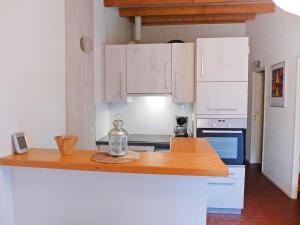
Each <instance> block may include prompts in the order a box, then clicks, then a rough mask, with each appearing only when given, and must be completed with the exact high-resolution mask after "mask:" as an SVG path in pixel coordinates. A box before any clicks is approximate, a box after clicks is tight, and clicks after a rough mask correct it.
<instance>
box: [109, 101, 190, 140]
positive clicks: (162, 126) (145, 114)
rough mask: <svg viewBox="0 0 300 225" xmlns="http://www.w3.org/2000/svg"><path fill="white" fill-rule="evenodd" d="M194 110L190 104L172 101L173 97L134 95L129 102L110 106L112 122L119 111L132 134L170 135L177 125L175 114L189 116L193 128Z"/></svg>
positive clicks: (126, 127)
mask: <svg viewBox="0 0 300 225" xmlns="http://www.w3.org/2000/svg"><path fill="white" fill-rule="evenodd" d="M192 110H193V109H192V105H190V104H174V103H172V98H171V97H163V96H149V97H134V98H129V102H128V103H118V104H112V105H111V106H110V122H112V121H113V119H114V116H115V115H116V114H117V113H121V114H122V116H123V119H124V123H125V126H124V128H125V129H126V130H127V131H128V132H129V133H130V134H167V135H170V134H173V132H174V127H175V126H176V120H175V116H189V129H191V130H192V127H191V125H192V121H191V120H192V118H191V117H192ZM110 126H112V125H111V124H110Z"/></svg>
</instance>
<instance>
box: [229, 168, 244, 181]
mask: <svg viewBox="0 0 300 225" xmlns="http://www.w3.org/2000/svg"><path fill="white" fill-rule="evenodd" d="M228 169H229V176H228V177H229V178H233V179H244V178H245V166H228Z"/></svg>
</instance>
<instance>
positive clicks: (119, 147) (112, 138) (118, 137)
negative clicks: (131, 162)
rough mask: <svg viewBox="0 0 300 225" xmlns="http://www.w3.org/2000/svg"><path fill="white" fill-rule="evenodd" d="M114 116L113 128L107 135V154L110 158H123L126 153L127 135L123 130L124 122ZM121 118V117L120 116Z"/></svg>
mask: <svg viewBox="0 0 300 225" xmlns="http://www.w3.org/2000/svg"><path fill="white" fill-rule="evenodd" d="M117 116H120V115H116V116H115V119H114V121H113V125H114V128H113V129H112V130H111V131H110V132H109V133H108V137H109V146H108V153H109V154H110V155H111V156H125V155H127V153H128V133H127V131H126V130H125V129H123V128H122V127H123V125H124V122H123V120H122V119H121V118H119V119H117V118H116V117H117ZM120 117H121V116H120Z"/></svg>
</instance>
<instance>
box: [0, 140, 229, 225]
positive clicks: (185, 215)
mask: <svg viewBox="0 0 300 225" xmlns="http://www.w3.org/2000/svg"><path fill="white" fill-rule="evenodd" d="M93 153H95V151H90V150H81V151H77V153H76V154H74V155H72V156H68V157H62V156H61V155H60V153H59V152H58V151H53V150H50V149H32V150H30V152H28V153H27V154H24V155H12V156H8V157H5V158H1V159H0V165H2V166H13V167H18V168H14V169H15V170H18V171H19V172H18V173H17V174H18V176H23V179H27V180H28V182H26V184H27V187H23V188H22V189H21V188H20V187H18V185H17V184H14V188H15V189H16V193H19V195H22V197H20V198H17V201H18V203H19V204H23V205H24V206H25V205H26V202H28V201H31V209H30V210H33V211H35V210H37V211H39V212H47V213H50V214H51V218H53V221H47V222H45V221H41V220H39V218H33V220H31V221H28V223H26V224H32V225H35V224H38V223H41V222H43V224H45V225H48V224H49V225H50V224H52V225H56V224H57V225H58V224H81V223H80V222H79V223H78V221H81V220H80V219H81V217H82V216H84V217H88V218H90V219H91V221H96V220H97V219H98V221H99V223H98V224H99V225H133V224H134V225H135V224H139V225H148V224H156V225H182V224H189V225H197V224H199V225H203V224H206V213H207V179H206V177H207V176H227V175H228V168H227V167H226V166H225V164H224V163H223V162H222V161H221V159H220V158H219V156H218V155H217V153H216V152H215V151H214V150H213V148H212V147H211V146H210V145H209V144H208V142H207V141H206V139H195V138H186V139H178V138H174V139H172V141H171V151H170V152H168V153H160V152H141V153H140V159H139V160H138V161H135V162H132V163H128V164H118V165H116V164H99V163H94V162H92V161H91V160H90V157H91V155H92V154H93ZM20 167H22V168H20ZM24 167H31V168H24ZM34 168H40V169H38V170H37V169H34ZM45 169H61V170H45ZM28 170H30V171H31V173H30V174H31V175H30V176H29V177H26V171H28ZM72 170H77V171H72ZM87 171H88V172H87ZM99 172H101V173H99ZM32 173H34V174H32ZM66 174H67V177H68V178H67V180H66V178H65V177H66V176H65V175H66ZM76 179H80V180H81V181H82V182H86V185H87V186H86V187H85V188H83V189H78V188H77V187H76V186H73V185H72V183H73V181H74V180H76ZM63 188H65V189H69V192H67V193H68V194H66V192H65V193H64V194H63V192H61V191H60V190H61V189H63ZM44 189H50V190H51V189H53V190H56V191H57V194H56V195H55V196H54V197H53V196H43V190H44ZM85 194H87V195H88V196H87V197H85ZM36 195H40V196H42V197H41V199H38V198H33V197H34V196H36ZM91 196H93V197H91ZM65 198H68V201H64V199H65ZM73 198H74V199H73ZM77 198H79V199H80V202H78V200H77ZM32 199H35V200H32ZM66 202H68V204H72V203H73V204H75V205H76V202H77V205H78V207H75V209H74V207H73V209H72V210H70V208H68V207H67V206H66V207H65V210H64V211H63V212H59V211H57V209H55V205H56V204H66ZM22 213H23V214H24V215H23V216H24V219H25V220H26V212H20V214H22ZM61 214H64V216H63V217H60V215H61ZM39 215H42V214H39ZM108 215H115V216H113V217H111V216H108ZM21 217H22V216H21ZM147 218H148V219H147ZM86 219H87V218H85V219H84V220H83V221H85V224H87V223H86V221H87V220H86ZM62 220H63V221H62ZM58 221H59V222H58ZM70 221H71V222H70ZM98 224H97V225H98Z"/></svg>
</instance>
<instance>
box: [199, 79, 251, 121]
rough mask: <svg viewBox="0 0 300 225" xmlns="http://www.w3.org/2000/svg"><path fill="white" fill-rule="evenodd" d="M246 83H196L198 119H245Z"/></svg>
mask: <svg viewBox="0 0 300 225" xmlns="http://www.w3.org/2000/svg"><path fill="white" fill-rule="evenodd" d="M247 90H248V82H198V83H197V117H198V118H228V117H225V116H226V115H227V116H228V115H231V116H233V117H234V118H247V99H248V91H247Z"/></svg>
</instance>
